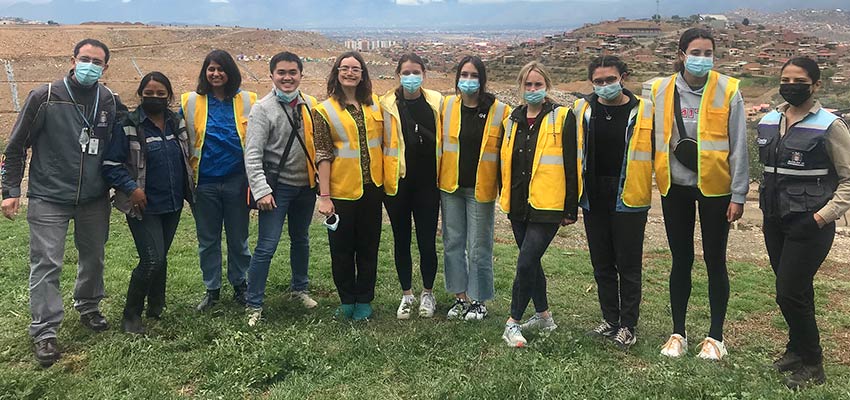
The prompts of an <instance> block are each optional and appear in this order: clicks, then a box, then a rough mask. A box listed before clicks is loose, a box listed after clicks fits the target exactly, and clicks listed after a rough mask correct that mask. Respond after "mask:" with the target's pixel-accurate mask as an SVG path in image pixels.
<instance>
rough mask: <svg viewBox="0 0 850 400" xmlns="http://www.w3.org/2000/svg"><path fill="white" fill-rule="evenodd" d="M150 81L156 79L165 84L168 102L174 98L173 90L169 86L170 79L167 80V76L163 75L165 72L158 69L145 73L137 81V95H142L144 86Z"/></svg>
mask: <svg viewBox="0 0 850 400" xmlns="http://www.w3.org/2000/svg"><path fill="white" fill-rule="evenodd" d="M150 81H156V82H159V83H161V84H162V85H163V86H165V90H166V91H167V92H168V102H169V103H171V101H172V100H174V90H173V89H172V88H171V81H170V80H168V77H167V76H165V74H163V73H162V72H159V71H151V72H148V73H147V75H145V76H143V77H142V80H141V81H139V89H138V90H136V94H137V95H138V96H139V97H142V92H143V91H144V90H145V86H147V85H148V83H150Z"/></svg>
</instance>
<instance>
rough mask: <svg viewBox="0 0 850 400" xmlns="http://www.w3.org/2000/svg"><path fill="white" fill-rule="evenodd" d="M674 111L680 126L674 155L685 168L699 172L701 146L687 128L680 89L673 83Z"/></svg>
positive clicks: (677, 124)
mask: <svg viewBox="0 0 850 400" xmlns="http://www.w3.org/2000/svg"><path fill="white" fill-rule="evenodd" d="M673 109H674V110H673V112H674V113H676V126H677V127H678V128H679V141H678V142H676V148H675V149H673V155H674V156H675V157H676V159H677V160H679V163H680V164H682V165H684V166H685V168H687V169H689V170H691V171H693V172H697V162H698V160H699V147H698V146H697V141H696V139H694V138H692V137H689V136H688V131H687V130H686V129H685V121H684V120H682V104H681V102H680V101H679V90H678V89H677V88H676V87H675V83H674V84H673Z"/></svg>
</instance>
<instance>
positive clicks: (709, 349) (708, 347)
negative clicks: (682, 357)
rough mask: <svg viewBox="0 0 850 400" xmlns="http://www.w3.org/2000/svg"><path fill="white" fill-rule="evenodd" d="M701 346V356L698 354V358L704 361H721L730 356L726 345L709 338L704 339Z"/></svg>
mask: <svg viewBox="0 0 850 400" xmlns="http://www.w3.org/2000/svg"><path fill="white" fill-rule="evenodd" d="M699 346H700V351H699V354H697V357H699V358H702V359H704V360H715V361H720V360H722V359H723V357H726V355H727V354H729V353H728V352H727V351H726V345H724V344H723V342H721V341H719V340H715V339H713V338H711V337H708V336H706V337H705V339H703V341H702V343H700V344H699Z"/></svg>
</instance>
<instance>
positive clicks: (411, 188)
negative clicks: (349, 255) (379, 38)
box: [381, 53, 443, 319]
mask: <svg viewBox="0 0 850 400" xmlns="http://www.w3.org/2000/svg"><path fill="white" fill-rule="evenodd" d="M396 75H398V76H399V80H400V83H401V85H400V86H399V87H398V88H396V89H393V90H391V91H389V92H387V94H385V95H384V96H383V97H382V98H381V108H382V109H383V110H384V132H385V134H386V133H389V134H390V135H391V137H390V142H392V143H393V147H394V148H398V149H399V153H398V154H388V155H387V156H386V157H387V160H388V162H387V163H385V164H384V174H385V178H384V192H385V193H386V194H387V196H386V197H385V198H384V205H386V207H387V215H389V217H390V223H391V224H392V227H393V242H394V245H393V248H394V250H395V268H396V272H397V273H398V280H399V283H400V284H401V290H402V297H401V304H399V306H398V310H397V311H396V317H397V318H398V319H408V318H410V314H411V311H412V308H413V305H414V304H415V303H416V297H414V296H413V290H412V285H413V284H412V280H413V279H412V274H413V261H412V259H411V256H410V239H411V231H412V226H411V223H410V222H411V221H410V220H411V215H412V216H413V219H414V220H415V221H416V243H417V245H418V247H419V270H420V272H421V274H422V295H421V297H420V298H419V316H420V317H426V318H430V317H432V316H433V315H434V310H435V309H436V308H437V302H436V300H435V299H434V294H433V293H432V289H433V288H434V279H435V278H436V276H437V245H436V240H437V220H438V218H439V215H440V190H439V189H438V188H437V167H438V165H439V164H438V159H437V149H438V146H439V145H440V140H439V139H440V136H439V135H438V134H437V132H439V129H438V128H437V127H438V126H439V124H440V107H441V106H442V102H443V96H442V95H441V94H440V93H439V92H436V91H433V90H428V89H425V88H423V87H422V81H423V79H424V78H425V62H424V61H423V60H422V58H421V57H419V56H418V55H416V54H413V53H409V54H405V55H403V56H401V58H399V60H398V65H397V66H396ZM395 142H397V143H395ZM391 171H392V175H393V176H395V179H394V180H390V179H388V177H389V175H390V172H391ZM395 171H398V172H395Z"/></svg>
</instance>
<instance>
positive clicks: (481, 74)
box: [455, 56, 496, 108]
mask: <svg viewBox="0 0 850 400" xmlns="http://www.w3.org/2000/svg"><path fill="white" fill-rule="evenodd" d="M467 63H471V64H472V66H473V67H475V69H476V70H477V71H478V85H479V88H478V106H479V108H485V107H490V105H491V104H493V101H495V100H496V96H494V95H493V94H492V93H488V92H487V67H485V66H484V61H481V58H479V57H478V56H464V57H463V58H461V59H460V62H458V63H457V71H456V72H455V93H460V89H458V88H457V83H458V81H460V70H462V69H463V66H464V65H466V64H467Z"/></svg>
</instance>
